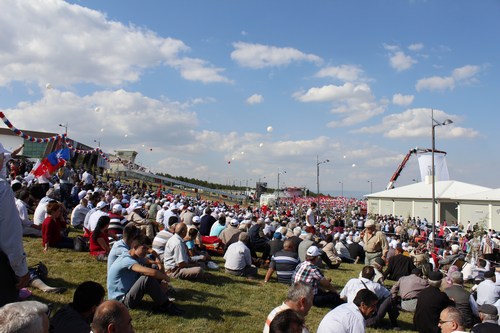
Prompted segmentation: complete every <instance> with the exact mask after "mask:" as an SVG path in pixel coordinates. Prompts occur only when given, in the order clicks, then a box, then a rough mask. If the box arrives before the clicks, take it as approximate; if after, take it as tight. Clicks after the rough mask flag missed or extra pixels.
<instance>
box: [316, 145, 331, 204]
mask: <svg viewBox="0 0 500 333" xmlns="http://www.w3.org/2000/svg"><path fill="white" fill-rule="evenodd" d="M328 162H330V160H324V161H322V162H320V161H319V156H318V155H316V195H317V196H318V204H319V165H320V164H323V163H328Z"/></svg>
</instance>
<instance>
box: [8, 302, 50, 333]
mask: <svg viewBox="0 0 500 333" xmlns="http://www.w3.org/2000/svg"><path fill="white" fill-rule="evenodd" d="M48 310H49V308H48V306H47V305H45V304H43V303H40V302H37V301H25V302H14V303H9V304H6V305H4V306H3V307H1V308H0V332H2V333H18V332H29V333H47V332H49V318H48V316H47V312H48Z"/></svg>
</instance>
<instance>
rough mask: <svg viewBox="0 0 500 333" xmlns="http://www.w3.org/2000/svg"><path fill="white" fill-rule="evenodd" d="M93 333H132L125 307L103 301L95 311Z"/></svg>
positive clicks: (130, 322)
mask: <svg viewBox="0 0 500 333" xmlns="http://www.w3.org/2000/svg"><path fill="white" fill-rule="evenodd" d="M92 332H93V333H111V332H120V333H133V332H134V328H133V327H132V318H131V317H130V314H129V313H128V309H127V307H126V306H125V305H123V304H122V303H120V302H117V301H105V302H103V303H102V304H101V305H99V307H98V308H97V309H96V311H95V315H94V320H93V321H92Z"/></svg>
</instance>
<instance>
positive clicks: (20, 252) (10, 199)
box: [0, 146, 30, 307]
mask: <svg viewBox="0 0 500 333" xmlns="http://www.w3.org/2000/svg"><path fill="white" fill-rule="evenodd" d="M5 152H6V150H4V149H3V146H0V171H2V169H3V168H4V153H5ZM0 212H1V213H0V272H1V273H0V307H1V306H3V305H5V304H7V303H12V302H15V301H17V296H18V294H19V289H21V288H24V287H26V286H27V285H28V282H29V277H30V275H29V273H28V264H27V262H26V253H24V248H23V228H22V225H21V220H20V218H19V212H18V211H17V208H16V203H15V200H14V193H13V192H12V189H11V187H10V186H9V184H8V183H7V181H6V180H5V179H4V178H2V177H0Z"/></svg>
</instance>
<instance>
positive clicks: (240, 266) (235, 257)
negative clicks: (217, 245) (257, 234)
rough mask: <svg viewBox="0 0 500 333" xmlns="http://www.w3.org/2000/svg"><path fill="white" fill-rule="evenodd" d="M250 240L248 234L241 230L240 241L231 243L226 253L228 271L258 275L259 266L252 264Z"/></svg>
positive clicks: (236, 273) (240, 274)
mask: <svg viewBox="0 0 500 333" xmlns="http://www.w3.org/2000/svg"><path fill="white" fill-rule="evenodd" d="M248 242H249V236H248V234H247V233H246V232H241V233H240V234H239V235H238V241H237V242H236V243H233V244H231V245H229V247H228V248H227V251H226V254H224V260H226V263H225V264H224V268H225V269H226V273H228V274H231V275H236V276H246V277H249V278H251V277H255V276H256V275H257V267H255V266H254V265H252V256H251V254H250V249H249V248H248V246H247V244H248Z"/></svg>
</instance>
